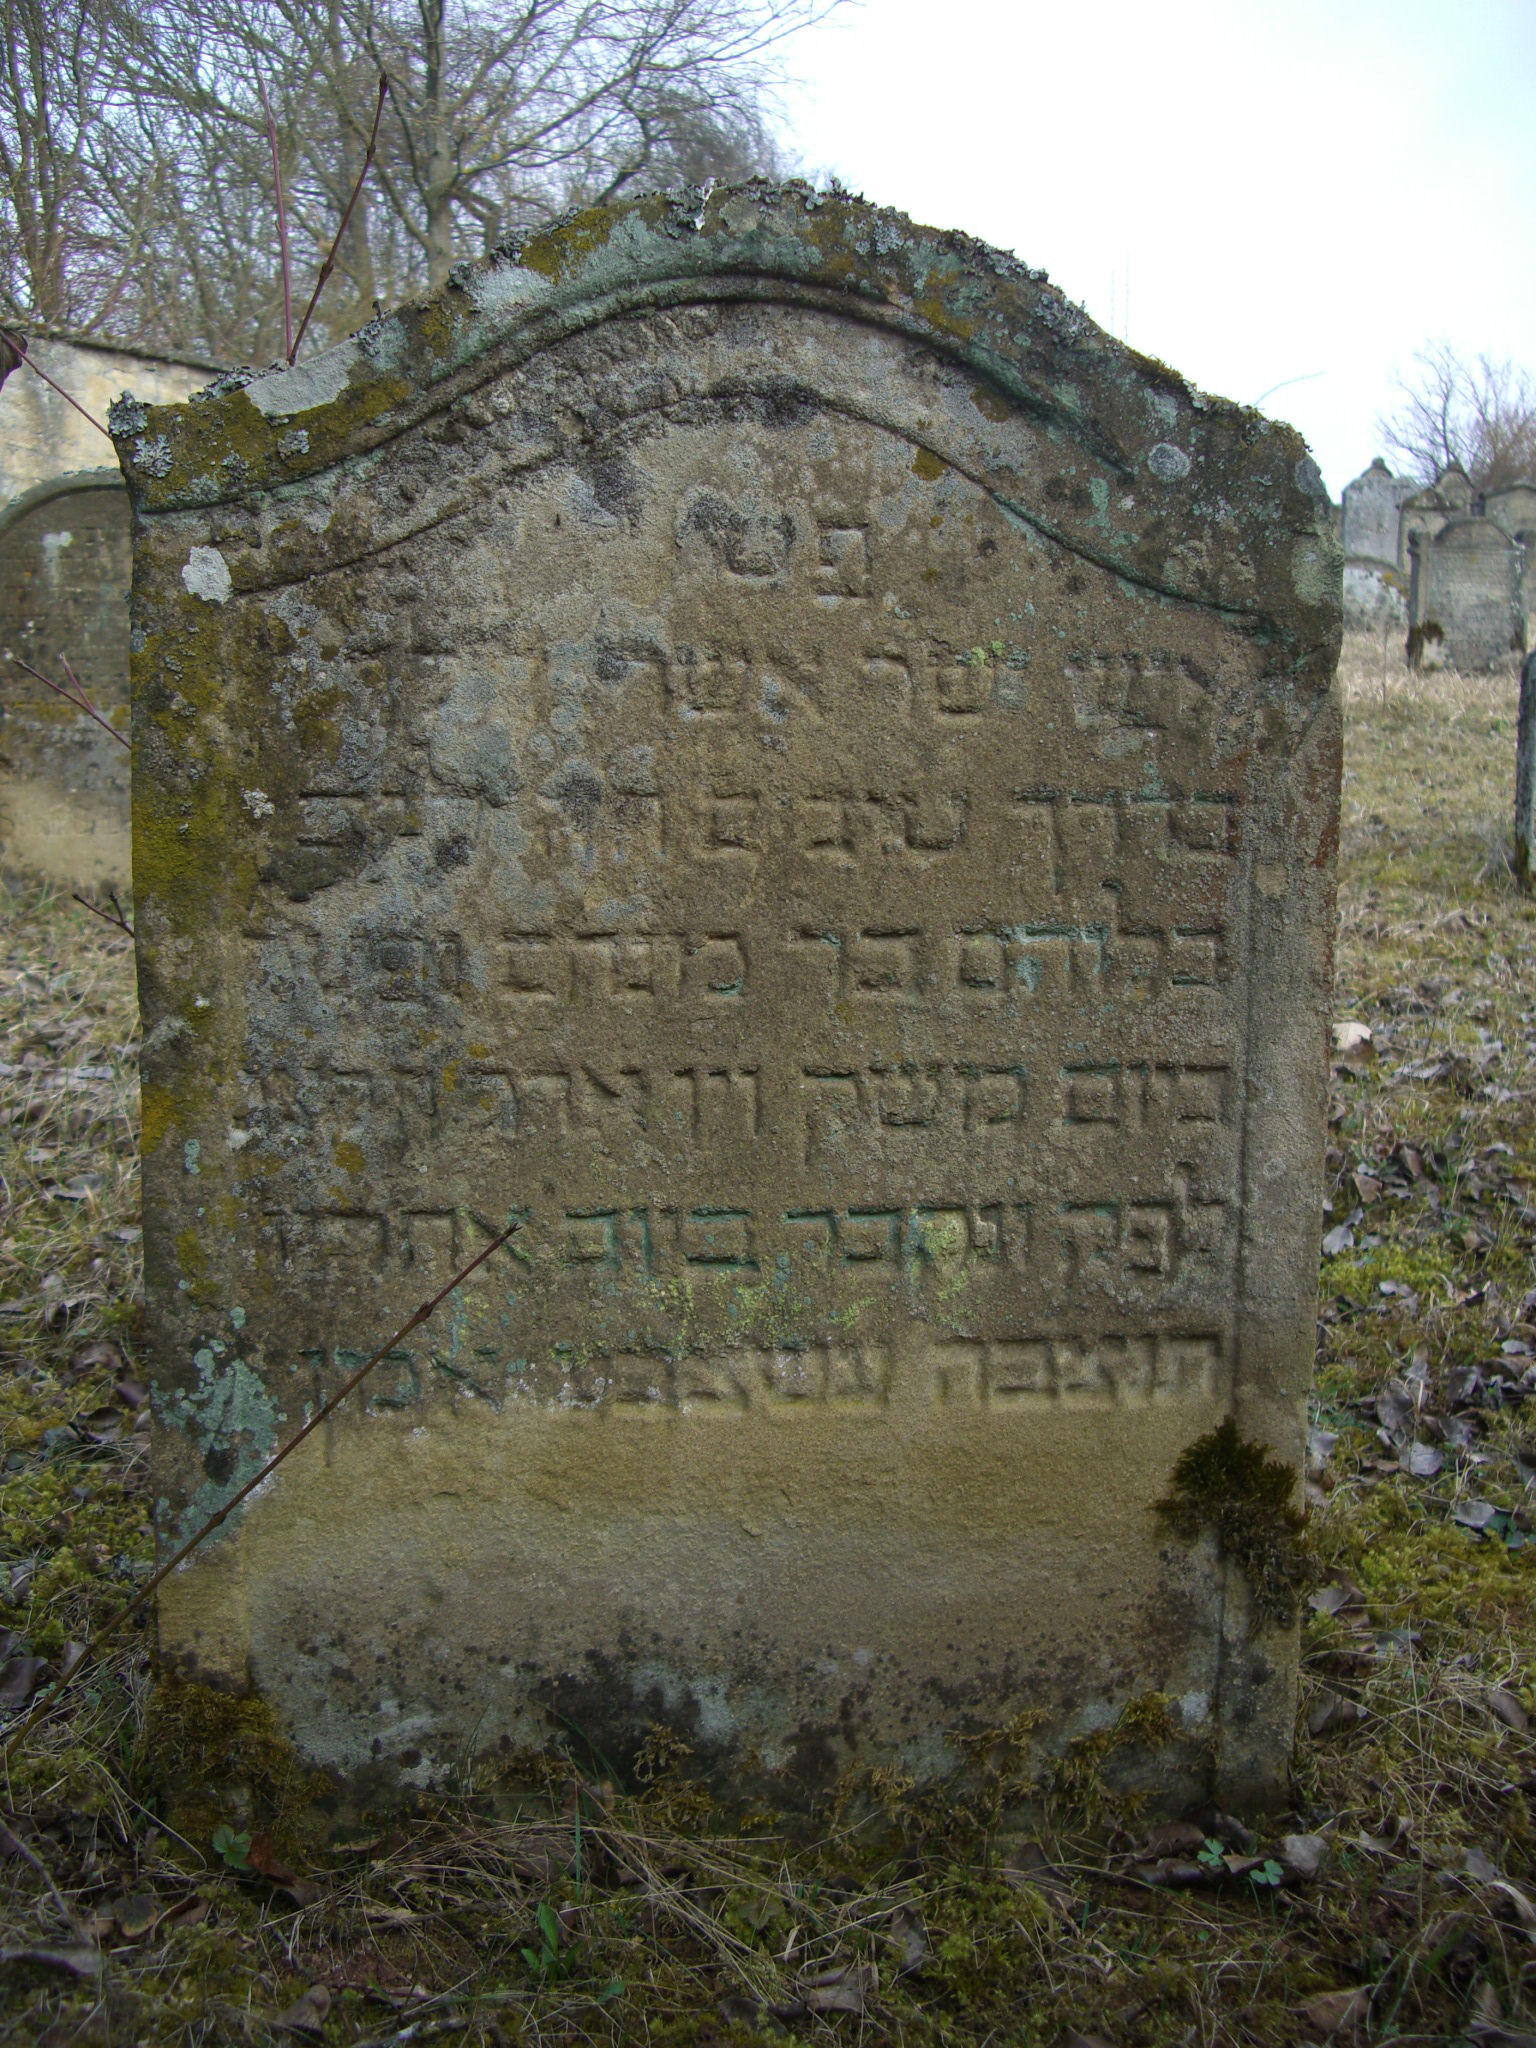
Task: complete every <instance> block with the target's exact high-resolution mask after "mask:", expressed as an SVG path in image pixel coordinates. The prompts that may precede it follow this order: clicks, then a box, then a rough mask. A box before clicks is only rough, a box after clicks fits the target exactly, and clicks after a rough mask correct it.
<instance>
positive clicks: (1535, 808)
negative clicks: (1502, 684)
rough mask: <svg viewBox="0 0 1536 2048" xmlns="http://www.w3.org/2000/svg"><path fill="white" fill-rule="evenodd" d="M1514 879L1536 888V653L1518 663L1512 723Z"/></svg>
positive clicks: (1527, 886)
mask: <svg viewBox="0 0 1536 2048" xmlns="http://www.w3.org/2000/svg"><path fill="white" fill-rule="evenodd" d="M1514 866H1515V879H1516V881H1517V882H1518V883H1519V884H1520V887H1521V888H1522V889H1526V890H1529V889H1531V888H1533V887H1536V653H1532V654H1528V655H1527V656H1526V657H1525V660H1524V661H1523V662H1521V664H1520V702H1519V711H1518V715H1517V718H1516V724H1515V857H1514Z"/></svg>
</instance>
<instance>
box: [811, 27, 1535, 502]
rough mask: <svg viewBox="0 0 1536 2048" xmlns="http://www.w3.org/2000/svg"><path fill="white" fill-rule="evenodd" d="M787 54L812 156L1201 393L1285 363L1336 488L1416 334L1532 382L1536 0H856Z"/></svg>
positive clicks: (1281, 375) (1304, 427) (1264, 383)
mask: <svg viewBox="0 0 1536 2048" xmlns="http://www.w3.org/2000/svg"><path fill="white" fill-rule="evenodd" d="M785 59H786V63H787V65H788V67H789V69H790V70H791V71H792V72H794V73H795V74H797V76H798V79H799V81H800V83H799V84H798V86H796V87H794V88H792V89H791V90H790V92H789V93H788V94H787V95H786V99H785V106H786V111H787V113H788V115H789V125H790V136H791V140H792V144H793V147H794V148H796V149H797V150H798V151H799V153H800V156H801V160H802V164H803V167H804V169H805V171H806V172H807V173H808V174H814V173H819V172H827V173H835V174H836V176H837V177H838V178H840V179H841V180H842V182H843V183H844V184H845V185H847V186H850V187H852V188H853V189H854V190H855V191H862V192H863V193H864V194H865V196H866V197H867V198H869V199H872V200H875V201H878V202H879V203H880V204H882V205H886V206H895V207H898V208H900V209H901V211H903V212H904V213H908V214H911V215H912V216H913V217H914V218H915V219H917V220H919V221H922V222H924V223H926V224H928V225H930V226H934V227H946V228H948V227H955V228H964V229H966V230H967V231H968V232H969V233H971V234H974V235H978V236H980V237H981V238H982V239H983V240H984V241H988V242H993V243H997V244H999V245H1000V246H1002V247H1003V248H1006V249H1012V250H1014V251H1015V252H1016V253H1017V254H1018V255H1019V256H1020V257H1022V258H1023V259H1024V261H1025V262H1027V263H1029V264H1032V265H1034V266H1035V267H1037V268H1042V269H1045V270H1047V271H1049V273H1050V276H1051V279H1052V281H1053V282H1054V283H1056V284H1057V285H1059V286H1060V287H1061V289H1062V290H1063V291H1065V292H1066V293H1067V294H1068V296H1069V297H1071V298H1073V299H1076V300H1079V301H1080V302H1081V303H1082V304H1083V305H1085V306H1086V307H1087V309H1088V311H1089V312H1090V313H1091V314H1092V315H1093V317H1094V318H1095V319H1096V320H1098V321H1099V322H1100V323H1101V324H1102V325H1103V326H1105V327H1108V328H1111V329H1112V330H1113V331H1114V332H1115V333H1117V334H1120V335H1122V336H1126V337H1127V338H1128V339H1129V340H1130V341H1131V343H1132V344H1133V345H1134V346H1135V347H1136V348H1139V349H1142V350H1144V351H1145V352H1146V353H1147V354H1149V355H1154V356H1161V357H1162V358H1163V359H1164V360H1165V361H1167V362H1169V363H1171V364H1173V365H1174V367H1175V368H1177V369H1179V370H1181V371H1182V372H1183V373H1184V375H1185V376H1187V377H1189V378H1190V379H1192V380H1193V381H1194V382H1195V383H1197V384H1200V385H1203V386H1204V387H1205V389H1207V390H1209V391H1214V392H1219V393H1221V394H1222V395H1223V396H1225V397H1230V398H1237V399H1242V400H1244V401H1245V402H1247V403H1249V404H1253V403H1257V402H1259V400H1260V398H1261V395H1262V394H1263V393H1264V392H1266V391H1268V390H1270V389H1271V387H1273V386H1275V385H1278V384H1280V383H1281V381H1282V380H1284V379H1290V378H1303V377H1305V378H1307V379H1308V381H1307V382H1305V383H1300V382H1298V383H1294V384H1289V385H1288V386H1287V388H1285V389H1283V390H1277V391H1274V392H1273V394H1272V396H1270V397H1269V398H1268V399H1267V400H1265V401H1264V403H1265V409H1266V410H1267V411H1270V412H1273V413H1275V414H1277V415H1278V416H1279V417H1281V418H1283V419H1289V420H1291V421H1293V422H1294V423H1295V424H1296V425H1297V426H1298V427H1299V428H1300V429H1301V431H1302V433H1303V434H1305V435H1306V437H1307V439H1308V440H1309V441H1310V443H1311V444H1312V449H1313V452H1314V454H1315V455H1316V457H1317V459H1318V461H1319V463H1320V464H1321V465H1322V469H1323V474H1324V475H1325V477H1326V478H1327V479H1328V483H1329V485H1330V487H1331V488H1332V490H1333V492H1334V495H1335V496H1337V495H1338V492H1339V491H1340V489H1341V488H1342V487H1343V485H1344V484H1346V483H1347V482H1348V481H1349V479H1350V478H1351V477H1352V476H1354V475H1356V474H1357V473H1358V472H1359V471H1360V470H1362V469H1363V468H1364V467H1365V465H1366V464H1367V463H1368V462H1369V461H1370V459H1371V457H1372V456H1373V455H1375V454H1377V453H1378V452H1380V451H1379V449H1378V437H1377V434H1376V420H1377V417H1378V415H1379V414H1380V413H1381V412H1382V411H1383V410H1384V409H1387V408H1390V407H1391V405H1392V403H1393V387H1392V376H1393V372H1394V371H1402V372H1407V371H1409V370H1411V367H1412V361H1411V359H1412V356H1413V352H1414V350H1415V349H1416V348H1419V347H1421V346H1422V345H1423V344H1424V343H1425V342H1427V341H1431V340H1440V339H1445V340H1449V341H1450V342H1452V343H1453V344H1454V345H1456V346H1457V347H1458V348H1460V349H1463V350H1465V351H1467V352H1469V353H1471V354H1478V353H1487V354H1489V355H1493V356H1496V357H1513V358H1515V359H1516V360H1517V361H1521V362H1523V363H1524V364H1525V365H1526V366H1528V367H1529V368H1531V369H1533V370H1536V233H1533V225H1536V0H1390V4H1388V0H1078V4H1073V0H1051V4H1049V5H1041V4H1036V0H851V4H848V5H846V6H845V7H844V8H843V9H841V10H840V11H839V12H838V13H837V14H836V15H834V17H833V18H832V19H831V20H829V21H827V22H825V23H823V24H822V25H821V26H820V27H818V28H814V29H810V30H807V31H805V32H804V33H803V34H802V35H800V36H799V37H797V38H796V39H795V40H794V41H793V42H792V43H791V44H790V45H789V46H788V47H787V49H786V52H785ZM1127 279H1128V280H1129V284H1128V287H1127Z"/></svg>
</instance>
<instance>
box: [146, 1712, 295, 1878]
mask: <svg viewBox="0 0 1536 2048" xmlns="http://www.w3.org/2000/svg"><path fill="white" fill-rule="evenodd" d="M142 1753H143V1763H144V1773H143V1775H144V1780H145V1783H146V1784H147V1786H148V1788H149V1790H150V1792H151V1793H152V1795H153V1796H154V1797H156V1798H157V1799H158V1800H159V1802H160V1803H161V1806H162V1809H163V1810H164V1812H165V1814H166V1817H167V1819H169V1820H170V1821H171V1823H172V1825H173V1826H175V1827H176V1828H177V1829H178V1830H179V1831H180V1832H181V1833H183V1834H186V1835H189V1836H190V1837H191V1839H192V1840H194V1841H199V1840H201V1841H206V1839H207V1836H208V1833H209V1832H210V1831H211V1829H212V1828H213V1827H214V1826H215V1825H217V1824H218V1822H220V1821H232V1820H238V1821H239V1822H241V1823H242V1824H245V1823H248V1824H249V1825H250V1826H251V1827H253V1828H255V1829H258V1830H261V1829H266V1830H270V1831H272V1832H273V1833H278V1832H281V1833H283V1834H285V1835H288V1836H290V1837H291V1836H292V1835H293V1834H294V1833H295V1831H297V1830H299V1829H301V1828H302V1826H303V1822H304V1819H305V1816H306V1814H307V1813H308V1811H309V1810H310V1808H311V1807H312V1805H313V1802H314V1800H315V1797H316V1795H317V1793H319V1792H320V1791H322V1790H323V1789H324V1786H325V1780H324V1778H323V1777H322V1776H321V1775H320V1774H319V1773H317V1772H315V1771H313V1770H311V1769H310V1768H309V1767H308V1766H307V1765H305V1764H304V1763H303V1761H302V1760H301V1758H300V1757H299V1755H298V1752H297V1751H296V1750H295V1749H294V1747H293V1744H292V1743H291V1742H290V1741H289V1740H288V1737H287V1736H286V1735H285V1734H284V1733H283V1730H282V1727H281V1725H280V1723H279V1721H278V1718H277V1714H276V1712H275V1711H274V1709H273V1707H272V1705H271V1703H270V1702H269V1701H267V1700H264V1699H261V1698H259V1697H258V1696H257V1695H255V1694H254V1693H235V1692H220V1691H217V1690H216V1689H215V1688H214V1687H212V1686H208V1685H196V1684H193V1683H191V1682H190V1681H189V1680H185V1679H163V1680H162V1681H161V1682H160V1683H159V1684H158V1685H157V1686H156V1687H155V1690H154V1693H153V1695H152V1697H151V1700H150V1705H149V1714H148V1717H147V1720H146V1723H145V1729H144V1737H143V1752H142Z"/></svg>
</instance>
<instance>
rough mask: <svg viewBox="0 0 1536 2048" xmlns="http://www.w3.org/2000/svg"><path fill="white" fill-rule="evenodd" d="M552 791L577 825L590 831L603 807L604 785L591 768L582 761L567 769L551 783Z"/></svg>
mask: <svg viewBox="0 0 1536 2048" xmlns="http://www.w3.org/2000/svg"><path fill="white" fill-rule="evenodd" d="M550 793H551V795H552V796H553V797H554V799H555V802H556V803H557V804H559V806H560V808H561V810H562V811H564V812H565V814H566V816H567V817H568V818H569V819H570V820H571V822H572V823H573V824H575V825H579V826H580V827H581V829H582V830H583V831H584V832H585V831H590V830H591V828H592V826H593V825H595V824H596V823H597V816H598V813H599V811H601V809H602V807H603V785H602V783H601V781H600V780H599V779H598V777H597V776H596V775H594V774H593V772H592V770H591V769H590V768H587V767H585V766H583V765H582V764H581V763H580V762H577V763H575V764H574V765H573V766H571V767H569V768H567V769H565V770H564V771H563V773H561V774H560V775H557V776H556V777H555V780H554V782H553V783H552V784H551V785H550Z"/></svg>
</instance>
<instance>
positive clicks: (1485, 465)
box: [1377, 341, 1536, 491]
mask: <svg viewBox="0 0 1536 2048" xmlns="http://www.w3.org/2000/svg"><path fill="white" fill-rule="evenodd" d="M1414 363H1415V366H1416V367H1415V370H1414V372H1413V374H1412V375H1411V376H1409V377H1400V378H1398V379H1397V387H1398V390H1399V391H1400V392H1401V394H1402V404H1401V405H1400V406H1399V407H1398V409H1397V411H1396V412H1395V413H1392V414H1391V415H1389V416H1388V417H1386V418H1384V419H1382V420H1380V421H1379V422H1378V423H1377V424H1378V431H1379V432H1380V434H1381V437H1382V440H1383V442H1384V443H1385V445H1386V447H1387V449H1388V450H1389V451H1390V452H1391V453H1392V454H1394V455H1396V456H1397V457H1399V458H1400V459H1401V460H1402V461H1404V462H1405V463H1406V464H1407V465H1408V467H1409V468H1410V469H1411V470H1412V472H1413V474H1414V475H1415V476H1417V477H1418V478H1419V480H1420V481H1421V482H1422V483H1426V484H1429V483H1433V482H1434V480H1435V478H1436V477H1438V476H1439V475H1440V474H1441V473H1442V471H1444V470H1446V469H1448V468H1450V467H1451V465H1452V464H1453V463H1456V464H1459V465H1460V466H1461V468H1462V469H1464V470H1465V471H1466V473H1467V476H1468V478H1469V479H1470V481H1471V483H1472V485H1473V487H1474V488H1475V489H1477V490H1480V491H1497V490H1502V489H1503V488H1505V486H1506V485H1509V484H1514V483H1521V482H1536V378H1533V377H1532V375H1531V373H1530V372H1529V371H1527V370H1522V369H1519V368H1517V367H1516V366H1515V365H1514V364H1513V363H1508V362H1495V361H1493V360H1492V359H1491V358H1490V357H1488V356H1475V357H1471V358H1468V357H1466V356H1463V355H1460V354H1459V353H1458V352H1457V351H1456V350H1455V349H1453V348H1452V347H1451V345H1450V343H1449V342H1445V341H1438V342H1432V343H1431V344H1430V345H1429V346H1428V347H1427V348H1423V349H1420V350H1419V352H1418V354H1417V355H1416V356H1415V357H1414Z"/></svg>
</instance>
